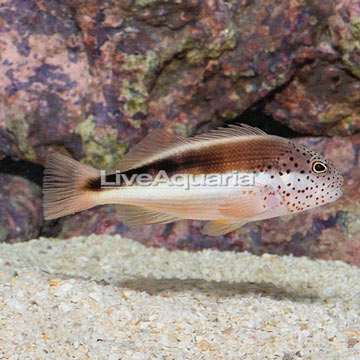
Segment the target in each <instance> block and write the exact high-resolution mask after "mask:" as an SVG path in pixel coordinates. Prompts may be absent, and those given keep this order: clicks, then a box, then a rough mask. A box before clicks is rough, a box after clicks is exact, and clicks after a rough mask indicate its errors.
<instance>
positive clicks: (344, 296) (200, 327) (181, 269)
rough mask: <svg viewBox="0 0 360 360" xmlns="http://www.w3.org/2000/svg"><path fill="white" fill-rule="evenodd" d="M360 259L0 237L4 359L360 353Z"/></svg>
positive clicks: (0, 349) (0, 354) (115, 240)
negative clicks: (1, 241)
mask: <svg viewBox="0 0 360 360" xmlns="http://www.w3.org/2000/svg"><path fill="white" fill-rule="evenodd" d="M359 315H360V269H358V268H356V267H352V266H349V265H346V264H344V263H342V262H330V261H328V262H327V261H311V260H309V259H306V258H293V257H286V256H284V257H277V256H270V255H265V256H262V257H257V256H253V255H250V254H248V253H230V252H222V253H220V252H217V251H210V250H208V251H203V252H200V253H187V252H182V251H173V252H168V251H166V250H163V249H152V248H145V247H144V246H142V245H139V244H137V243H135V242H133V241H131V240H127V239H122V238H120V237H109V236H108V237H106V236H98V237H97V236H91V237H89V238H73V239H71V240H51V239H40V240H34V241H31V242H28V243H22V244H16V245H1V246H0V359H109V360H110V359H111V360H117V359H196V360H197V359H284V360H290V359H360V342H359V341H360V323H359Z"/></svg>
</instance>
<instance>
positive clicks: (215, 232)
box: [202, 220, 247, 236]
mask: <svg viewBox="0 0 360 360" xmlns="http://www.w3.org/2000/svg"><path fill="white" fill-rule="evenodd" d="M246 223H247V220H239V221H237V222H234V221H229V220H213V221H209V222H208V223H207V224H206V225H205V226H204V228H203V230H202V234H203V235H210V236H219V235H223V234H227V233H229V232H231V231H234V230H237V229H239V228H241V227H242V226H243V225H244V224H246Z"/></svg>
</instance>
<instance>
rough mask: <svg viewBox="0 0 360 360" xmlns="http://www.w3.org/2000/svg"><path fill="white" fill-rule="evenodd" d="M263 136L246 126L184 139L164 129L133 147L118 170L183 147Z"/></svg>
mask: <svg viewBox="0 0 360 360" xmlns="http://www.w3.org/2000/svg"><path fill="white" fill-rule="evenodd" d="M254 135H255V136H265V135H267V134H266V133H265V132H264V131H262V130H260V129H258V128H254V127H252V126H249V125H246V124H239V125H229V127H227V128H218V129H215V130H212V131H210V132H209V133H206V134H201V135H197V136H194V137H190V138H184V137H182V136H179V135H173V134H170V133H168V132H167V131H166V130H164V129H157V130H153V131H152V132H151V133H150V134H149V135H147V136H146V137H145V138H144V139H143V140H142V141H141V142H140V143H138V144H137V145H135V146H134V147H133V148H132V149H131V150H130V151H129V152H128V153H127V154H126V155H125V157H124V158H123V159H122V160H121V161H120V163H119V164H118V168H117V169H116V170H119V171H121V172H124V171H127V170H130V169H134V168H136V167H140V166H142V165H146V164H148V163H151V162H152V161H153V160H155V159H158V158H161V157H162V156H165V154H164V153H165V152H167V151H170V150H173V149H174V148H175V147H179V148H180V147H181V148H183V145H188V146H189V145H194V144H196V145H198V144H199V143H201V142H206V141H210V140H216V139H225V138H234V137H240V136H254Z"/></svg>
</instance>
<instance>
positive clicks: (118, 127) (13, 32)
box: [0, 0, 360, 167]
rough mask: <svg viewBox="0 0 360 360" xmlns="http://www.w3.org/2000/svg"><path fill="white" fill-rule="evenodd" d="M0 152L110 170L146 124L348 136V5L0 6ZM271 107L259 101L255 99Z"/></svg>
mask: <svg viewBox="0 0 360 360" xmlns="http://www.w3.org/2000/svg"><path fill="white" fill-rule="evenodd" d="M0 35H1V41H0V54H1V55H0V63H1V67H0V80H1V81H0V84H1V85H0V98H1V101H0V145H1V146H0V149H1V150H0V153H1V154H2V155H9V156H18V157H20V158H23V159H27V160H31V161H34V162H42V161H43V160H44V157H45V154H46V153H47V152H48V151H52V150H60V151H63V152H65V153H71V154H72V155H74V156H75V157H76V158H79V159H80V158H82V159H84V161H86V162H87V163H90V164H93V165H96V166H98V167H113V166H115V164H116V163H117V162H118V160H119V159H120V158H121V157H122V155H123V153H124V151H125V149H126V148H128V147H129V145H131V144H133V143H134V142H137V141H138V140H140V139H141V138H142V137H143V136H144V135H145V134H146V133H147V132H148V131H151V129H153V128H157V127H161V126H166V127H172V128H174V129H175V130H176V131H177V132H178V133H181V134H188V133H190V132H192V131H194V130H196V129H197V127H198V126H202V125H203V124H205V123H207V122H210V121H211V122H213V123H217V124H219V123H222V122H223V121H225V120H232V119H233V118H234V117H235V116H237V115H239V114H241V113H242V112H243V111H244V110H246V109H247V108H248V107H249V106H251V105H253V104H254V103H255V102H257V101H258V100H260V99H263V98H264V97H266V96H267V95H269V94H273V92H274V90H276V94H275V96H274V99H272V101H270V102H269V104H268V106H267V111H269V112H270V113H271V114H274V116H275V117H276V118H277V119H279V120H281V121H283V122H285V123H286V124H287V125H289V126H290V127H292V128H293V129H296V130H299V131H304V132H306V133H309V134H320V133H327V132H330V133H344V134H346V133H351V134H352V133H355V132H357V131H358V130H359V113H360V109H359V105H358V104H359V95H358V94H359V91H358V89H359V86H360V85H359V74H360V70H359V65H358V64H359V61H358V60H359V45H358V44H359V41H358V40H359V3H358V2H357V0H353V1H351V0H342V1H335V0H315V1H311V2H310V1H308V2H304V1H300V0H295V1H292V2H291V4H290V6H289V2H288V1H286V0H282V1H277V2H274V1H272V0H266V1H243V0H235V1H223V0H215V1H206V0H178V1H172V0H171V1H170V0H169V1H163V0H161V1H160V0H148V1H140V0H136V1H120V2H118V1H111V0H106V1H100V0H90V1H84V0H82V1H72V0H67V1H65V0H64V1H60V2H59V1H54V0H52V1H48V0H47V1H45V0H0ZM269 100H271V99H269Z"/></svg>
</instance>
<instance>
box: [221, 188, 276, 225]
mask: <svg viewBox="0 0 360 360" xmlns="http://www.w3.org/2000/svg"><path fill="white" fill-rule="evenodd" d="M280 202H281V196H280V195H279V194H278V192H277V191H276V190H274V188H273V187H272V186H270V185H267V184H265V185H264V184H260V183H256V184H255V186H254V187H252V189H241V190H239V193H238V195H237V196H234V197H233V198H231V199H229V200H227V201H226V202H224V203H223V204H221V205H220V206H219V213H220V214H222V215H225V216H228V217H230V218H247V219H252V218H254V217H256V216H257V215H260V214H261V213H263V212H265V211H269V210H271V209H274V208H276V207H277V206H279V205H280Z"/></svg>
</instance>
